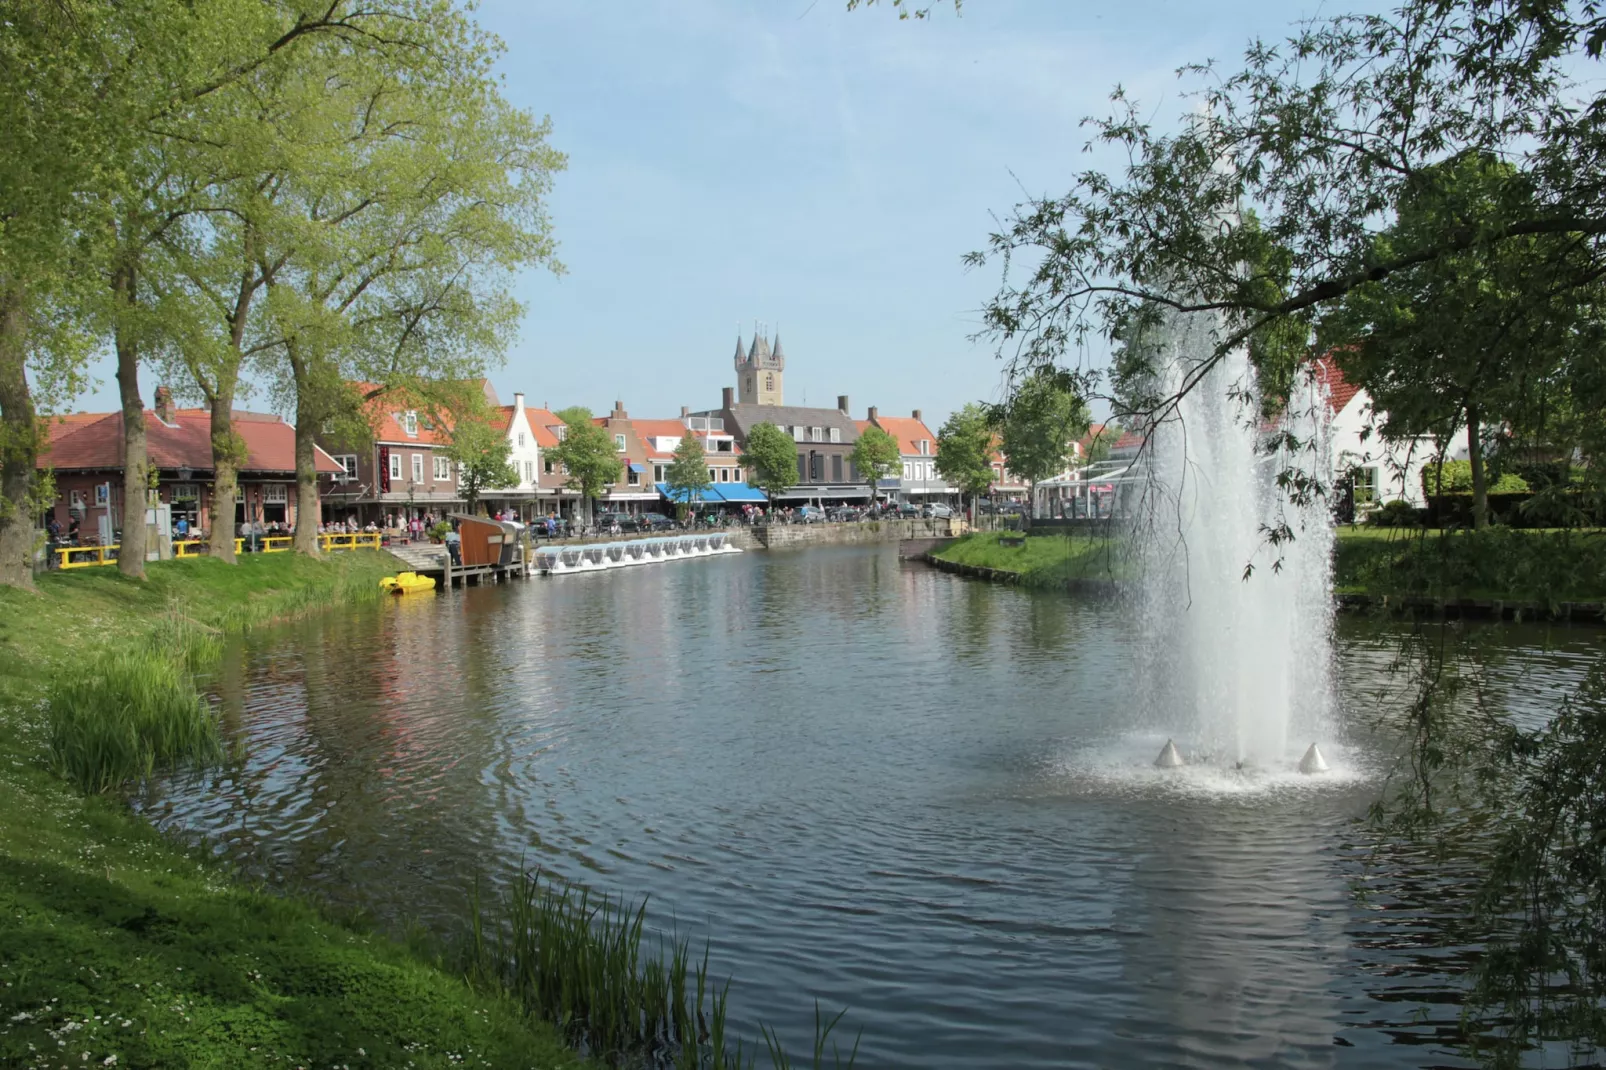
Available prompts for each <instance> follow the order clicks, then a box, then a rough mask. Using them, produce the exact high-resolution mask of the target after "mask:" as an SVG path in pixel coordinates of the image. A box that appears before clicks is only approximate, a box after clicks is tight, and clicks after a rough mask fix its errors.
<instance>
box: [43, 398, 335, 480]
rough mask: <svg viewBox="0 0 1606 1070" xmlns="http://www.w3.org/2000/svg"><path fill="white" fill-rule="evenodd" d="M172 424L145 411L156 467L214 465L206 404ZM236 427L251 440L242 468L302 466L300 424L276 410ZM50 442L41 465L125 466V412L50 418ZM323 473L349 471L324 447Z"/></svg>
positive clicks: (243, 417)
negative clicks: (298, 452) (298, 448)
mask: <svg viewBox="0 0 1606 1070" xmlns="http://www.w3.org/2000/svg"><path fill="white" fill-rule="evenodd" d="M172 416H173V422H172V423H171V424H166V423H163V422H162V421H161V420H159V419H157V418H156V413H154V412H151V411H149V410H147V411H146V413H145V449H146V456H147V457H148V458H149V462H150V464H151V465H152V466H153V467H156V468H191V469H194V470H196V471H199V472H210V471H211V470H212V415H211V413H210V412H208V411H207V410H206V409H178V410H177V411H175V412H174V413H173V414H172ZM234 430H235V432H236V433H237V434H239V436H240V437H241V438H242V439H244V440H245V450H246V455H245V463H244V464H243V465H241V467H240V470H241V471H242V472H283V473H286V474H290V473H293V472H295V470H296V429H295V428H294V427H293V426H291V425H290V424H288V423H286V422H285V421H284V420H283V419H281V418H280V417H278V416H274V415H272V414H271V413H260V412H243V411H236V412H235V413H234ZM48 431H49V441H48V442H47V443H46V445H45V448H44V449H43V450H41V451H40V453H39V459H38V462H37V463H38V465H39V467H41V468H47V467H48V468H56V469H61V470H63V471H68V470H84V469H106V468H112V469H116V468H121V467H122V466H123V414H122V413H120V412H109V413H74V414H72V415H71V416H68V417H64V418H57V419H53V420H51V421H50V424H49V428H48ZM314 460H315V463H316V465H317V470H318V471H319V472H329V473H336V472H341V471H344V469H343V468H341V466H340V465H339V464H337V463H336V462H335V460H334V458H332V457H330V456H329V455H328V454H327V453H325V452H323V450H321V449H319V450H317V451H316V453H315V454H314Z"/></svg>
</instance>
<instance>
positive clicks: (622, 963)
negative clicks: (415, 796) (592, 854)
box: [462, 870, 859, 1070]
mask: <svg viewBox="0 0 1606 1070" xmlns="http://www.w3.org/2000/svg"><path fill="white" fill-rule="evenodd" d="M470 908H471V930H470V937H469V942H468V946H467V949H466V952H465V954H464V956H463V957H464V962H463V963H462V966H463V968H464V972H465V973H466V974H467V976H468V977H469V979H470V980H471V981H473V982H475V983H478V984H482V985H490V986H494V987H497V988H501V989H503V990H505V991H507V992H509V993H511V994H512V995H513V996H515V997H516V998H517V999H518V1000H519V1001H520V1002H521V1003H522V1004H523V1005H524V1007H525V1008H526V1009H527V1010H529V1011H530V1012H531V1013H532V1014H535V1015H537V1016H539V1017H541V1018H544V1019H546V1020H547V1021H550V1022H552V1023H554V1024H555V1025H557V1026H558V1028H559V1029H560V1030H561V1031H562V1032H563V1034H564V1037H565V1039H566V1040H567V1041H568V1042H569V1043H570V1044H571V1045H573V1046H575V1047H576V1048H579V1049H581V1050H582V1051H584V1052H586V1053H587V1054H589V1055H591V1056H592V1057H593V1058H596V1059H599V1060H601V1061H602V1062H604V1063H606V1064H608V1065H610V1066H644V1067H652V1068H658V1070H752V1067H753V1066H754V1065H755V1063H756V1058H755V1057H756V1054H757V1052H756V1049H748V1048H746V1047H745V1045H744V1044H743V1043H742V1042H741V1041H740V1040H739V1039H738V1040H736V1041H735V1043H734V1044H733V1043H732V1039H731V1038H730V1036H729V1035H728V1033H727V1028H726V1021H727V1015H726V1009H727V993H728V990H729V984H728V983H727V984H725V985H721V986H717V987H716V986H715V985H713V984H711V983H710V980H709V973H708V954H707V950H706V949H705V950H704V953H703V956H702V958H701V959H695V958H693V957H692V955H691V949H690V945H689V943H688V941H686V940H676V939H673V938H670V939H668V940H664V939H663V938H660V939H659V940H658V947H657V948H656V954H654V953H652V952H653V949H652V948H651V947H650V945H649V944H648V935H647V930H646V919H647V904H646V901H645V900H642V901H641V902H639V903H636V904H634V905H632V904H631V903H629V902H627V901H626V900H625V899H624V898H623V897H618V898H615V897H611V896H607V895H595V894H593V893H592V892H591V891H589V890H588V889H585V888H576V887H574V886H572V885H569V884H565V883H562V882H560V881H557V880H552V879H546V878H543V875H542V873H541V871H540V870H535V871H521V872H520V874H519V876H518V877H517V878H516V879H515V880H514V881H513V883H512V886H511V887H510V888H508V890H507V891H506V892H505V893H504V894H503V895H502V896H501V897H499V902H498V903H497V904H496V905H495V906H493V907H492V908H491V909H490V910H487V909H486V908H485V906H484V904H482V902H481V899H480V894H479V886H478V884H477V883H476V885H475V892H474V896H473V899H472V901H471V903H470ZM841 1018H842V1015H841V1014H837V1015H836V1016H835V1017H832V1018H826V1017H824V1016H823V1015H822V1014H821V1013H820V1009H819V1005H818V1004H816V1005H815V1009H814V1050H813V1061H812V1063H810V1064H803V1063H794V1062H792V1061H791V1059H790V1058H789V1057H788V1056H787V1054H786V1052H785V1050H784V1048H783V1047H782V1045H781V1041H780V1039H779V1037H778V1036H777V1035H776V1034H775V1033H774V1031H772V1030H771V1029H769V1028H768V1027H767V1026H763V1027H761V1029H762V1031H763V1040H764V1046H765V1050H766V1052H767V1053H768V1055H769V1059H770V1065H771V1066H772V1067H773V1068H774V1070H793V1068H794V1067H798V1068H801V1067H803V1066H804V1065H810V1066H812V1067H813V1068H814V1070H826V1068H827V1067H831V1068H833V1070H851V1068H852V1067H853V1065H854V1063H855V1062H856V1060H857V1058H858V1049H859V1045H858V1041H857V1040H855V1042H854V1044H853V1048H852V1050H851V1051H850V1052H849V1053H847V1055H846V1056H844V1055H843V1054H842V1052H841V1051H840V1050H839V1048H838V1045H837V1044H836V1042H835V1041H834V1040H833V1039H832V1034H833V1032H834V1031H835V1029H836V1027H837V1025H838V1024H839V1022H840V1021H841ZM828 1049H829V1050H828ZM827 1059H829V1060H830V1061H829V1062H828V1061H827Z"/></svg>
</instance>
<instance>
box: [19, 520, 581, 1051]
mask: <svg viewBox="0 0 1606 1070" xmlns="http://www.w3.org/2000/svg"><path fill="white" fill-rule="evenodd" d="M396 568H397V563H396V561H395V559H394V558H392V557H391V556H390V555H389V554H382V553H369V552H361V553H352V554H339V555H334V556H332V557H331V558H330V559H328V560H327V561H311V560H307V559H303V558H298V557H296V556H295V555H292V554H272V555H262V556H258V557H246V558H243V559H242V560H241V563H240V564H239V565H238V566H233V567H231V566H228V565H224V564H221V563H219V562H216V561H211V560H207V559H200V560H193V561H174V562H165V563H161V564H155V565H152V566H151V569H150V578H149V580H148V581H147V582H146V583H143V584H141V583H135V582H131V581H128V580H125V579H123V578H122V577H121V576H119V575H118V574H117V573H116V571H115V569H109V568H100V569H83V570H79V571H73V572H68V573H60V574H52V575H47V576H44V577H42V578H41V581H40V589H39V592H38V593H37V594H33V593H26V592H20V591H14V590H0V1066H5V1067H64V1066H73V1067H83V1066H108V1065H111V1066H117V1067H150V1068H158V1067H159V1068H163V1070H182V1068H203V1067H204V1068H218V1070H223V1068H234V1067H297V1066H302V1067H319V1068H324V1067H334V1066H348V1067H409V1066H411V1067H419V1068H423V1067H442V1068H445V1067H460V1066H494V1067H567V1066H578V1065H582V1061H581V1060H580V1058H579V1056H577V1055H576V1054H575V1053H574V1052H573V1051H572V1049H570V1048H569V1047H568V1046H567V1045H566V1044H565V1043H564V1042H563V1038H562V1036H561V1035H560V1034H559V1032H558V1031H557V1030H556V1029H554V1028H552V1027H551V1026H549V1025H546V1024H544V1023H542V1022H539V1021H537V1020H535V1019H534V1018H533V1017H532V1016H531V1015H530V1014H529V1012H528V1011H527V1010H526V1009H525V1008H524V1007H523V1006H521V1005H520V1004H519V1002H518V1001H517V1000H516V999H514V998H512V997H510V996H508V995H506V994H504V993H501V992H497V991H492V990H488V989H487V988H484V987H479V986H475V985H473V984H470V983H469V982H468V981H467V980H465V979H464V978H463V977H462V976H461V974H458V973H454V972H452V971H451V970H447V969H443V968H441V966H440V965H439V964H438V963H435V962H432V961H428V960H426V959H424V958H422V957H420V956H418V955H415V954H413V953H411V952H409V951H408V950H407V949H406V948H404V947H402V946H400V945H399V944H396V943H394V942H392V941H390V940H388V939H385V938H383V937H379V936H375V935H372V934H367V933H363V932H361V931H358V930H355V929H353V928H350V927H347V926H343V925H340V924H336V923H334V922H332V921H331V920H329V918H328V917H326V916H325V915H324V914H322V913H321V912H320V911H319V910H318V909H316V908H315V907H314V906H312V905H311V904H309V903H307V902H305V901H302V900H298V899H295V898H284V897H279V896H275V895H270V894H267V893H265V892H262V891H260V890H257V889H253V888H248V887H245V886H242V885H241V884H239V883H237V882H235V881H233V880H232V879H230V877H229V876H228V875H227V874H226V873H225V872H224V871H223V870H222V869H221V868H220V866H219V865H218V863H216V862H215V861H213V860H211V859H210V858H203V857H197V856H194V855H191V854H190V853H188V852H186V851H185V850H184V849H182V848H180V847H178V846H177V845H175V844H173V843H171V842H169V841H167V840H165V839H164V838H163V837H161V836H160V835H158V834H157V833H156V832H155V831H154V830H152V829H151V828H150V826H148V825H147V824H146V823H145V822H143V821H142V820H140V819H139V818H138V817H137V816H136V815H134V814H133V813H131V812H130V811H129V809H128V808H127V807H126V806H125V805H124V804H123V803H122V802H121V801H119V799H117V798H116V797H113V796H108V795H96V794H90V795H85V794H84V793H83V792H81V791H79V790H77V789H76V788H75V787H74V786H73V785H72V784H70V783H69V782H68V781H67V780H66V779H64V778H63V777H61V776H58V775H57V774H56V772H54V771H53V769H52V758H51V755H52V753H54V754H55V755H56V758H55V760H54V764H55V765H56V767H57V768H59V769H61V770H63V771H65V772H68V773H70V774H72V775H74V776H75V777H76V778H78V779H80V781H81V782H82V784H83V786H84V787H85V788H89V789H91V790H98V789H99V788H101V787H104V786H106V784H107V783H108V782H110V781H114V780H117V779H119V778H120V777H121V776H122V775H123V774H124V773H125V772H126V771H127V770H128V769H130V768H133V769H136V770H138V769H139V768H142V767H143V766H144V765H145V764H146V763H147V761H148V762H149V763H150V764H151V765H153V766H154V765H156V764H159V763H160V762H162V761H164V760H169V759H172V758H174V757H178V758H183V757H189V758H191V759H194V758H197V757H203V756H204V753H205V752H206V750H207V748H208V747H209V746H210V744H209V743H208V742H207V740H206V739H204V738H194V737H190V736H186V735H185V734H184V733H185V730H186V729H185V725H189V726H190V728H193V727H194V724H195V722H194V721H193V720H186V716H187V714H185V713H183V712H175V710H178V709H179V707H180V706H181V705H182V696H181V690H180V688H179V684H180V682H181V681H183V680H184V677H183V674H184V672H186V671H187V670H189V669H191V668H194V667H195V666H196V664H197V663H198V662H201V661H204V660H205V659H206V658H208V657H209V656H214V655H215V653H216V651H217V649H218V648H219V646H220V644H219V642H218V639H219V637H220V636H221V635H222V634H223V633H224V632H226V631H228V630H230V629H238V628H241V627H245V626H248V625H250V624H254V623H261V622H267V621H271V620H276V619H282V618H286V617H290V616H293V615H295V614H297V613H300V612H304V611H306V610H307V609H309V608H312V607H317V606H324V605H333V604H336V603H337V602H338V601H339V600H340V599H344V598H350V597H375V596H377V591H378V586H377V585H378V579H379V577H380V576H383V575H387V574H389V573H391V572H394V571H395V570H396ZM153 655H156V656H153ZM108 696H110V697H112V698H116V697H118V696H121V702H122V704H123V705H124V706H128V707H133V710H132V712H129V711H127V710H125V711H123V712H121V713H119V712H117V711H115V710H103V711H102V712H103V713H105V714H106V716H107V717H108V720H109V721H110V722H111V723H109V724H108V725H102V726H95V725H92V724H90V722H91V721H92V719H93V717H94V715H95V712H96V708H97V706H98V705H102V704H105V703H106V702H107V700H108ZM188 698H189V699H191V700H193V698H194V695H193V692H189V694H188ZM169 707H171V708H169ZM52 708H54V709H55V716H54V717H52V715H51V711H52ZM162 709H168V712H167V713H152V711H155V710H162ZM194 710H195V707H193V706H191V707H188V712H189V713H193V712H194ZM118 717H123V718H124V719H125V720H127V721H128V722H129V723H127V724H122V725H119V724H118V723H117V718H118ZM53 743H54V748H53V746H52V744H53ZM75 748H77V750H75ZM107 749H109V750H112V751H115V752H117V753H115V754H113V755H112V756H110V757H107V756H105V755H104V754H100V753H99V751H101V750H107ZM75 753H76V754H78V756H77V757H67V755H71V754H75ZM164 756H165V757H164ZM74 770H78V771H79V772H80V773H83V774H84V775H83V776H79V774H78V773H74V772H73V771H74ZM97 770H98V772H96V771H97ZM135 775H137V772H136V774H135ZM113 1057H115V1059H113ZM109 1060H111V1061H109Z"/></svg>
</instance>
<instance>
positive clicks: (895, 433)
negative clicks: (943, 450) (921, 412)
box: [854, 414, 937, 457]
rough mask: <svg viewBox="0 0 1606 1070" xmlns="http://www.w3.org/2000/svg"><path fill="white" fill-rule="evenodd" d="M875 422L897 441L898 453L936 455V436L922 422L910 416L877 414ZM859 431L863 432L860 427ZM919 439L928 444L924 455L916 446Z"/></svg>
mask: <svg viewBox="0 0 1606 1070" xmlns="http://www.w3.org/2000/svg"><path fill="white" fill-rule="evenodd" d="M875 422H876V423H878V424H880V425H881V430H883V431H885V432H886V433H887V434H889V435H891V436H892V437H893V438H895V439H897V440H898V452H899V453H902V454H905V455H906V456H929V457H935V456H936V455H937V436H936V435H934V434H932V433H931V428H929V427H927V426H926V423H925V421H924V420H916V419H915V418H914V417H912V416H881V415H879V414H878V415H877V416H876V421H875ZM854 423H858V421H857V420H855V421H854ZM859 430H860V431H863V430H864V428H862V427H861V428H859ZM921 439H925V440H926V442H927V443H928V445H927V447H926V449H927V451H928V452H927V453H925V454H922V453H921V452H920V447H919V446H918V445H917V443H918V442H919V441H920V440H921Z"/></svg>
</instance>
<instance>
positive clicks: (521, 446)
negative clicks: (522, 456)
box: [519, 431, 524, 450]
mask: <svg viewBox="0 0 1606 1070" xmlns="http://www.w3.org/2000/svg"><path fill="white" fill-rule="evenodd" d="M523 448H524V432H523V431H520V432H519V449H521V450H522V449H523Z"/></svg>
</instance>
